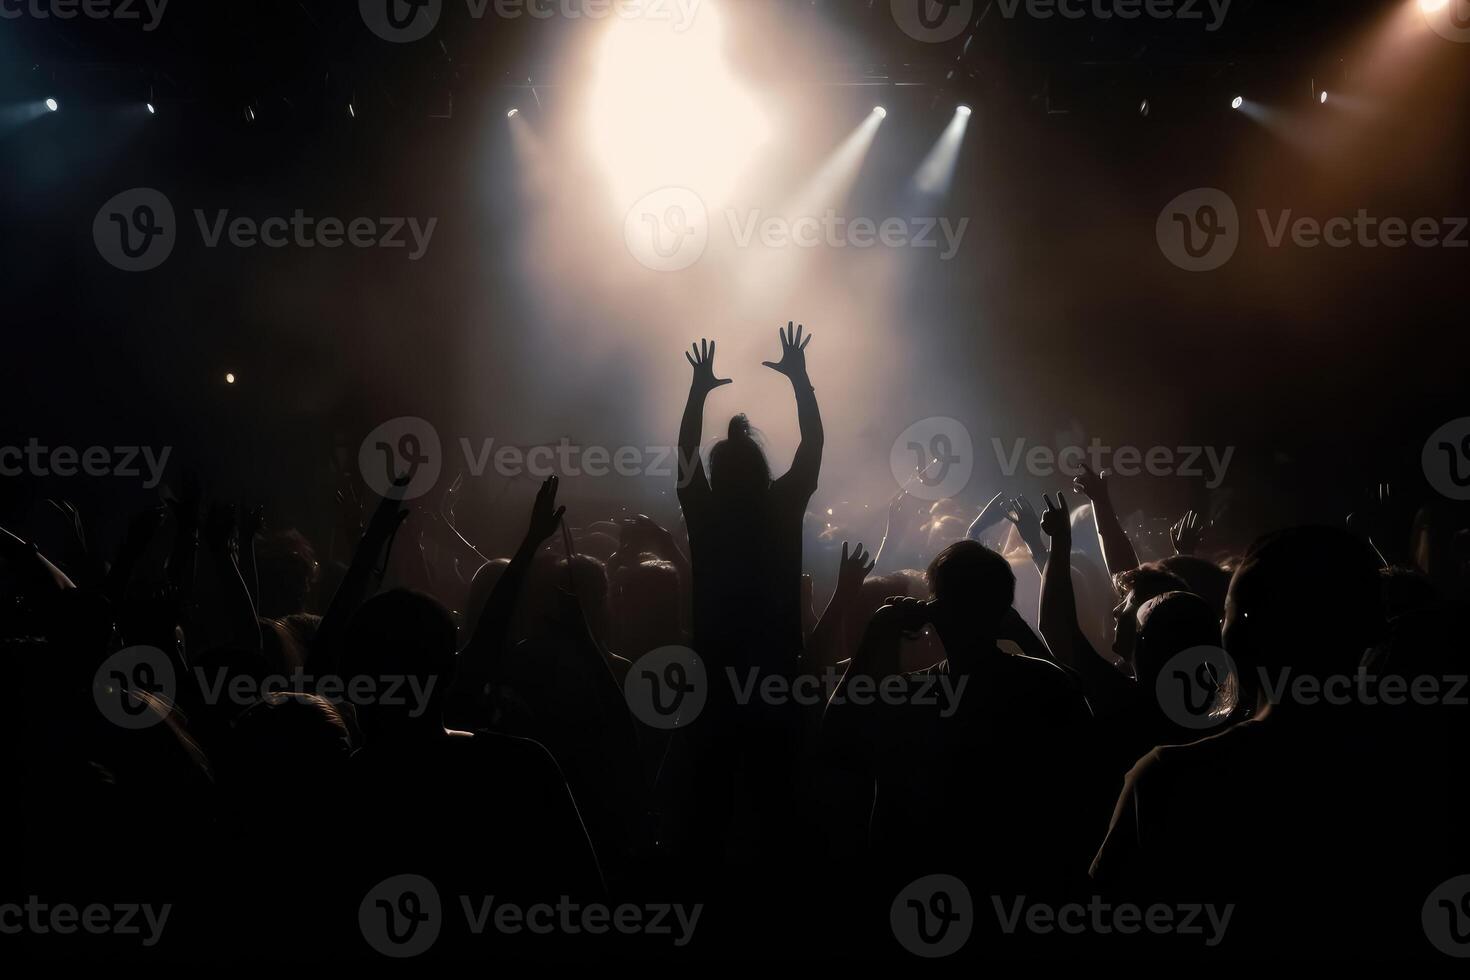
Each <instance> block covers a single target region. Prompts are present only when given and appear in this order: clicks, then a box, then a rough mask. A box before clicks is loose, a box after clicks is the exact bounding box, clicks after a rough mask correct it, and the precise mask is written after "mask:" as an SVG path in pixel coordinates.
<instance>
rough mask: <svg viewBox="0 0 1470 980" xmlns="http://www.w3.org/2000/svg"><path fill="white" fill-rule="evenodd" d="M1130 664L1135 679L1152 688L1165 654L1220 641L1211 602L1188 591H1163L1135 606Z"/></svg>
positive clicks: (1216, 644)
mask: <svg viewBox="0 0 1470 980" xmlns="http://www.w3.org/2000/svg"><path fill="white" fill-rule="evenodd" d="M1137 620H1138V636H1137V638H1136V639H1135V641H1134V647H1133V666H1134V670H1135V671H1137V674H1138V683H1139V686H1140V687H1142V688H1143V689H1144V690H1146V691H1152V690H1153V689H1154V685H1155V684H1156V683H1157V682H1158V679H1159V672H1160V671H1161V670H1162V669H1163V666H1164V664H1165V663H1167V662H1168V660H1169V658H1170V657H1172V656H1174V655H1175V654H1176V653H1183V652H1184V651H1185V650H1189V649H1191V648H1193V647H1218V646H1219V645H1220V620H1219V618H1218V617H1217V616H1216V615H1215V611H1214V609H1213V607H1211V605H1210V604H1209V603H1208V602H1207V601H1205V600H1204V599H1202V598H1200V597H1199V596H1197V595H1195V594H1194V593H1192V592H1165V593H1164V594H1163V595H1161V596H1155V597H1154V598H1152V599H1150V600H1148V601H1147V602H1145V603H1144V604H1143V605H1142V606H1140V607H1139V609H1138V615H1137Z"/></svg>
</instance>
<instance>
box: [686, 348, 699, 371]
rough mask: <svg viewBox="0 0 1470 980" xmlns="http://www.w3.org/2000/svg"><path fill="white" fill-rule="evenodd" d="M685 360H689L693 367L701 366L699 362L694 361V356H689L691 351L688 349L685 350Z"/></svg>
mask: <svg viewBox="0 0 1470 980" xmlns="http://www.w3.org/2000/svg"><path fill="white" fill-rule="evenodd" d="M684 360H686V361H688V362H689V366H690V367H692V368H698V367H699V365H698V364H695V363H694V358H692V357H690V356H689V352H688V351H687V350H686V351H685V352H684Z"/></svg>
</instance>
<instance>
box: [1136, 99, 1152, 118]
mask: <svg viewBox="0 0 1470 980" xmlns="http://www.w3.org/2000/svg"><path fill="white" fill-rule="evenodd" d="M1152 108H1153V107H1152V106H1150V105H1149V104H1148V99H1144V100H1143V101H1142V102H1140V103H1138V114H1139V115H1140V116H1143V117H1144V118H1148V114H1149V111H1150V110H1151V109H1152Z"/></svg>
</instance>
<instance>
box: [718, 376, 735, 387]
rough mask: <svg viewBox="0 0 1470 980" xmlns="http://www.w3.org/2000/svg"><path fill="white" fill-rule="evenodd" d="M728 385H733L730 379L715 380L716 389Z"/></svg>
mask: <svg viewBox="0 0 1470 980" xmlns="http://www.w3.org/2000/svg"><path fill="white" fill-rule="evenodd" d="M727 384H733V382H732V381H731V380H730V379H729V378H716V379H715V387H716V388H718V387H720V386H721V385H727Z"/></svg>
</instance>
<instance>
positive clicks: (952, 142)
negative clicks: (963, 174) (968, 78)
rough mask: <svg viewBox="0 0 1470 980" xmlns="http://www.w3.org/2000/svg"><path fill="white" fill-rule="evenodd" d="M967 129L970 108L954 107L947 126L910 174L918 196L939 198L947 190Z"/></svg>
mask: <svg viewBox="0 0 1470 980" xmlns="http://www.w3.org/2000/svg"><path fill="white" fill-rule="evenodd" d="M969 126H970V107H969V106H967V105H960V106H957V107H956V108H955V111H954V116H953V117H952V118H951V119H950V121H949V125H948V126H946V127H944V132H943V133H940V134H939V141H938V142H937V143H935V144H934V146H933V148H932V149H930V151H929V155H928V156H926V157H925V158H924V162H923V163H921V164H919V170H918V173H916V174H915V175H914V187H915V189H917V190H918V192H919V193H920V194H925V195H941V194H945V193H947V192H948V191H949V187H950V185H951V184H952V183H954V174H955V170H956V168H957V167H958V166H959V162H960V146H961V145H963V144H964V142H965V130H966V129H968V128H969Z"/></svg>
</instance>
